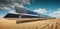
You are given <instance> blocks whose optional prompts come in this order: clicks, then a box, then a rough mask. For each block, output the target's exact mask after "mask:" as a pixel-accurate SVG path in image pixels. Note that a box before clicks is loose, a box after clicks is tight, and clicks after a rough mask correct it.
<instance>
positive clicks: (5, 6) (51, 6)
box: [0, 0, 60, 18]
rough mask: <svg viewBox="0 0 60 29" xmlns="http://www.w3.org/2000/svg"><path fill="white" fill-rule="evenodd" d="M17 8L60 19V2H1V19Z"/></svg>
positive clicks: (3, 0) (6, 0) (17, 0)
mask: <svg viewBox="0 0 60 29" xmlns="http://www.w3.org/2000/svg"><path fill="white" fill-rule="evenodd" d="M15 6H17V7H22V8H26V9H27V10H30V11H33V12H37V13H41V14H45V15H49V16H52V17H56V18H60V0H0V18H2V17H4V16H5V15H6V14H7V13H8V12H14V11H15V8H14V7H15Z"/></svg>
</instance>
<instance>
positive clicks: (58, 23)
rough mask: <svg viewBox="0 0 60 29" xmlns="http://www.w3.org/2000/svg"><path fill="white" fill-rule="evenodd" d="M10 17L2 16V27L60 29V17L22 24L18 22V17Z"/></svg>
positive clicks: (0, 27) (0, 19)
mask: <svg viewBox="0 0 60 29" xmlns="http://www.w3.org/2000/svg"><path fill="white" fill-rule="evenodd" d="M10 19H11V18H0V29H60V19H50V20H49V19H48V20H42V21H34V22H26V23H21V24H16V19H17V18H12V19H13V20H12V19H11V20H10ZM24 19H26V18H24ZM28 19H31V18H28ZM32 19H33V18H32Z"/></svg>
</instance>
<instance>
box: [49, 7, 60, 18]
mask: <svg viewBox="0 0 60 29" xmlns="http://www.w3.org/2000/svg"><path fill="white" fill-rule="evenodd" d="M49 15H50V16H52V17H56V18H60V8H59V9H58V10H57V11H54V12H52V13H51V14H49Z"/></svg>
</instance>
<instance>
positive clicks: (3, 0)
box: [0, 0, 30, 9]
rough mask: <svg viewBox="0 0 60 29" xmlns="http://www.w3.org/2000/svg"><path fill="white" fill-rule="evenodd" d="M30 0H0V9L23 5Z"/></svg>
mask: <svg viewBox="0 0 60 29" xmlns="http://www.w3.org/2000/svg"><path fill="white" fill-rule="evenodd" d="M29 2H30V0H0V9H1V8H3V9H5V8H8V7H9V6H10V7H15V6H17V7H19V6H21V7H23V5H24V4H30V3H29Z"/></svg>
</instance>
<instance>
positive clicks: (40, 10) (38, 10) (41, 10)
mask: <svg viewBox="0 0 60 29" xmlns="http://www.w3.org/2000/svg"><path fill="white" fill-rule="evenodd" d="M33 11H34V12H37V13H41V14H44V13H46V12H47V10H46V9H42V8H38V9H35V10H33Z"/></svg>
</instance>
